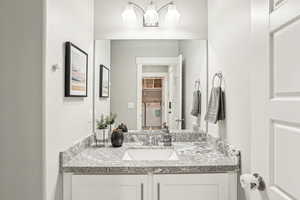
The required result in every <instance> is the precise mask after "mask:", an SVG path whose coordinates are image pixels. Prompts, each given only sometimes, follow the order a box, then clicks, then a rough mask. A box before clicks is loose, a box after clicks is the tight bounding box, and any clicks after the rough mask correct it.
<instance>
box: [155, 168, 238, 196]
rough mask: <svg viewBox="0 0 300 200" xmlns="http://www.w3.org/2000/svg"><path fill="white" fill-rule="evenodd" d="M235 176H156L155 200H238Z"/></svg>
mask: <svg viewBox="0 0 300 200" xmlns="http://www.w3.org/2000/svg"><path fill="white" fill-rule="evenodd" d="M235 177H236V176H235V175H233V174H182V175H155V176H154V181H153V183H154V193H155V195H154V199H153V200H236V178H235Z"/></svg>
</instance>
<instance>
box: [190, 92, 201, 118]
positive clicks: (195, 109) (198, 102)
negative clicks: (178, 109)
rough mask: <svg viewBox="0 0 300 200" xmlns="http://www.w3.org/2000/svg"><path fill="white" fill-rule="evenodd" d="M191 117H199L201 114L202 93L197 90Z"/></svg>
mask: <svg viewBox="0 0 300 200" xmlns="http://www.w3.org/2000/svg"><path fill="white" fill-rule="evenodd" d="M192 106H193V107H192V111H191V115H193V116H195V117H198V116H199V115H200V114H201V92H200V90H196V91H195V92H194V93H193V105H192Z"/></svg>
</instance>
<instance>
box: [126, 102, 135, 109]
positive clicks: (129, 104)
mask: <svg viewBox="0 0 300 200" xmlns="http://www.w3.org/2000/svg"><path fill="white" fill-rule="evenodd" d="M127 107H128V109H134V108H135V103H134V102H128V105H127Z"/></svg>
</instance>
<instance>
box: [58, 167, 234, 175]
mask: <svg viewBox="0 0 300 200" xmlns="http://www.w3.org/2000/svg"><path fill="white" fill-rule="evenodd" d="M239 171H240V167H239V166H238V165H215V166H180V167H179V166H174V167H172V166H166V167H160V166H157V167H62V169H61V172H62V173H72V174H74V175H126V174H128V175H129V174H149V173H152V174H205V173H230V172H239Z"/></svg>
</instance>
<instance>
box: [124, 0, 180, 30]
mask: <svg viewBox="0 0 300 200" xmlns="http://www.w3.org/2000/svg"><path fill="white" fill-rule="evenodd" d="M135 8H136V9H139V10H141V11H142V13H143V26H144V27H159V14H160V12H161V11H162V10H163V9H164V8H167V9H168V10H167V13H166V16H165V22H166V24H167V25H168V26H174V25H176V24H178V22H179V19H180V14H179V12H178V10H177V8H176V5H175V3H174V2H173V1H171V2H169V3H167V4H165V5H163V6H161V7H160V8H159V9H156V6H155V5H154V3H153V2H152V1H151V2H150V4H149V5H148V6H147V7H146V9H144V8H143V7H141V6H139V5H138V4H136V3H134V2H131V1H130V2H128V4H127V6H126V8H125V10H124V11H123V13H122V18H123V21H124V23H125V24H126V25H127V26H135V25H136V23H137V16H136V12H135Z"/></svg>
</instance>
